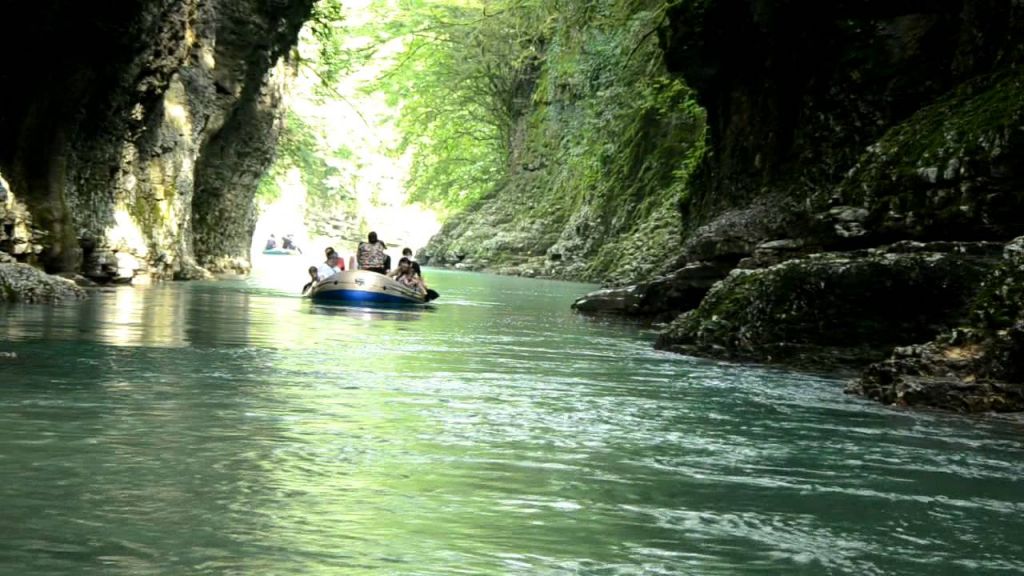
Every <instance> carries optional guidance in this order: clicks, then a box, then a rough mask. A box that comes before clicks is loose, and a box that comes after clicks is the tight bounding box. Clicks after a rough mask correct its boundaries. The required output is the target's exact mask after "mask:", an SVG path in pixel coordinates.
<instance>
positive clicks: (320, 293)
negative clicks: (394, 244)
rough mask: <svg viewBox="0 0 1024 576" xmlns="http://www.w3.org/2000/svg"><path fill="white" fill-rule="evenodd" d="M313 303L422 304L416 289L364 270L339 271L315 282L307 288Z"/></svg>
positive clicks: (423, 300) (422, 298) (422, 300)
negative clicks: (314, 284)
mask: <svg viewBox="0 0 1024 576" xmlns="http://www.w3.org/2000/svg"><path fill="white" fill-rule="evenodd" d="M310 298H312V299H313V301H314V302H318V303H323V304H355V305H375V306H418V305H422V304H426V298H425V297H424V296H423V295H422V294H420V293H419V292H417V291H415V290H413V289H411V288H409V287H408V286H405V285H403V284H400V283H398V282H396V281H394V280H392V279H391V278H388V277H387V276H384V275H383V274H378V273H376V272H368V271H366V270H352V271H347V272H339V273H337V274H335V275H334V276H331V277H330V278H327V279H325V280H323V281H321V282H319V283H318V284H317V285H316V286H314V287H313V289H312V290H311V291H310Z"/></svg>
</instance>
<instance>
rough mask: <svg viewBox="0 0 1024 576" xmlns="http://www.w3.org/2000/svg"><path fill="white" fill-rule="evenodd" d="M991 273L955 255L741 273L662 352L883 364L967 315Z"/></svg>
mask: <svg viewBox="0 0 1024 576" xmlns="http://www.w3.org/2000/svg"><path fill="white" fill-rule="evenodd" d="M993 266H994V261H993V260H992V259H991V258H987V257H984V256H976V255H969V254H965V253H962V252H957V251H954V252H927V251H920V252H913V253H907V252H904V251H900V252H892V251H888V250H874V251H869V252H868V251H865V252H856V253H824V254H817V255H814V256H811V257H807V258H803V259H798V260H790V261H787V262H784V263H782V264H779V265H776V266H773V267H770V268H765V269H759V270H735V271H733V272H732V273H731V274H730V275H729V276H728V277H727V278H726V279H725V280H723V281H722V282H720V283H718V284H717V285H716V286H715V287H714V288H712V290H711V292H709V293H708V295H707V297H705V299H704V301H703V302H702V303H701V305H700V307H699V308H697V309H696V310H694V311H691V312H688V313H687V314H684V315H683V316H681V317H680V318H679V319H677V320H676V321H675V322H673V323H672V324H671V325H670V327H669V328H668V330H667V331H666V332H665V333H663V334H662V335H661V336H660V338H659V339H658V343H657V346H658V348H661V349H668V350H674V351H679V352H684V353H686V352H692V353H697V354H703V355H712V356H721V357H735V358H746V359H755V360H763V361H780V362H790V363H793V362H796V363H805V362H811V363H814V362H818V361H819V360H820V361H828V362H829V363H832V361H833V360H834V361H835V363H840V364H843V363H863V362H865V359H870V358H872V357H873V358H875V359H876V360H877V359H880V358H883V357H884V356H885V354H886V353H888V351H889V350H891V349H892V347H893V346H894V345H897V344H907V343H914V342H923V341H926V340H928V339H930V338H931V337H933V336H934V335H935V334H937V333H938V332H939V331H941V330H942V329H943V328H944V327H947V326H951V325H955V324H956V323H957V321H958V320H961V319H962V318H964V316H965V314H966V312H967V309H968V305H969V303H970V301H971V299H972V297H973V296H974V295H975V294H976V293H977V291H978V288H979V285H980V283H981V280H982V279H983V278H984V277H985V275H986V273H987V272H989V271H990V270H991V269H992V267H993Z"/></svg>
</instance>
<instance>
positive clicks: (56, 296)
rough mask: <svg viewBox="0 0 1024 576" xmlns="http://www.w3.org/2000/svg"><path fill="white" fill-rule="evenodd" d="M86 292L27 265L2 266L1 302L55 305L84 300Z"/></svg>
mask: <svg viewBox="0 0 1024 576" xmlns="http://www.w3.org/2000/svg"><path fill="white" fill-rule="evenodd" d="M85 297H86V292H85V290H82V289H81V288H79V287H78V286H76V285H75V283H74V282H72V281H71V280H68V279H66V278H61V277H59V276H51V275H49V274H46V273H45V272H42V271H41V270H38V269H36V268H33V267H31V266H29V265H27V264H17V263H15V264H0V302H26V303H31V304H35V303H55V302H60V301H64V300H82V299H84V298H85Z"/></svg>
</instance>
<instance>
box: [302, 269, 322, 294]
mask: <svg viewBox="0 0 1024 576" xmlns="http://www.w3.org/2000/svg"><path fill="white" fill-rule="evenodd" d="M319 281H320V273H319V272H317V269H316V266H310V267H309V284H306V285H305V286H303V287H302V294H303V295H305V294H306V292H309V291H310V290H311V289H312V288H313V285H315V284H316V283H317V282H319Z"/></svg>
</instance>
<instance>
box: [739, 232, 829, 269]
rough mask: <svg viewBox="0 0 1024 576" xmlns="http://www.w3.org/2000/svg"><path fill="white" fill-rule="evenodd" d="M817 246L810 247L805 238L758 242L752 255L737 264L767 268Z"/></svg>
mask: <svg viewBox="0 0 1024 576" xmlns="http://www.w3.org/2000/svg"><path fill="white" fill-rule="evenodd" d="M816 248H818V247H812V246H810V245H809V244H808V242H807V241H806V240H801V239H794V238H787V239H783V240H772V241H770V242H764V243H762V244H758V245H757V247H756V248H754V254H753V256H751V257H749V258H744V259H743V260H741V261H740V262H739V264H737V267H738V268H746V269H752V268H767V267H769V266H775V265H776V264H781V263H782V262H785V261H786V260H792V259H793V258H799V257H801V256H806V255H808V254H810V253H812V252H815V251H816Z"/></svg>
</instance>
